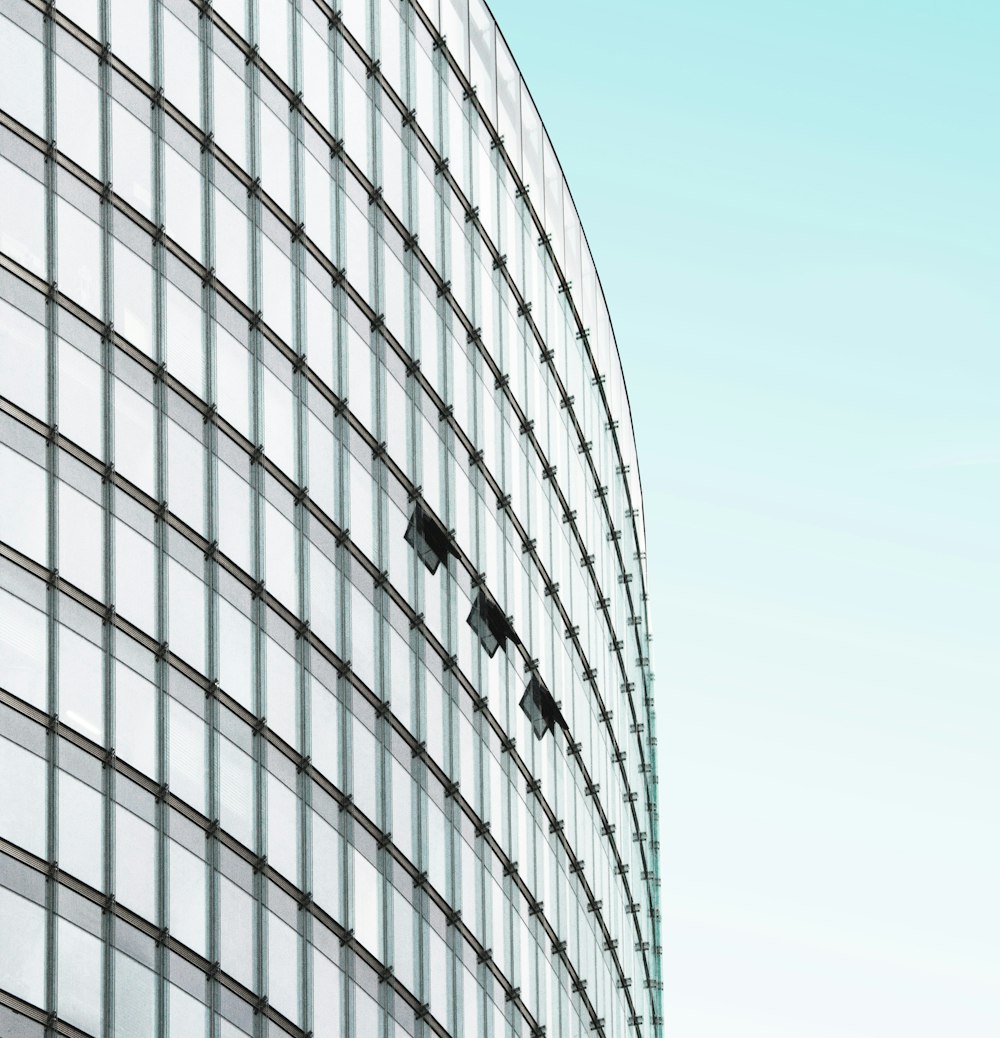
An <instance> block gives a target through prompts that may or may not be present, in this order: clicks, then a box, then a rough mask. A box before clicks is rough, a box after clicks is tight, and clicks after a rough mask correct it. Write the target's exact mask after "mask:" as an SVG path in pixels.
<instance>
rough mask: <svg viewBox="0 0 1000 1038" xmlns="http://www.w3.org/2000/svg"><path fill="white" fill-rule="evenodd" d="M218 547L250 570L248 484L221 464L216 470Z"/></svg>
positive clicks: (249, 502)
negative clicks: (217, 483)
mask: <svg viewBox="0 0 1000 1038" xmlns="http://www.w3.org/2000/svg"><path fill="white" fill-rule="evenodd" d="M218 479H219V485H218V495H219V505H218V517H219V547H220V548H221V549H222V550H223V551H224V552H225V553H226V554H227V555H228V556H229V557H230V558H231V559H232V560H233V561H234V562H235V563H236V564H237V565H238V566H241V567H242V568H243V569H245V570H246V571H247V572H250V571H251V570H252V556H251V547H250V539H251V530H250V519H251V514H252V513H251V511H250V508H251V496H250V484H249V483H247V481H246V480H245V479H242V478H241V477H240V476H239V475H237V474H236V473H235V472H233V470H232V469H231V468H230V467H229V466H228V465H224V464H222V463H221V462H220V463H219V468H218Z"/></svg>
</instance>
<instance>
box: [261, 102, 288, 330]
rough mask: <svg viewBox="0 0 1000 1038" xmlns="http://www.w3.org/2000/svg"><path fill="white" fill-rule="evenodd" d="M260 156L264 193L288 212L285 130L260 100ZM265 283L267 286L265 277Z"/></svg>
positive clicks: (282, 123) (286, 142)
mask: <svg viewBox="0 0 1000 1038" xmlns="http://www.w3.org/2000/svg"><path fill="white" fill-rule="evenodd" d="M260 153H261V183H262V184H263V186H264V190H265V191H266V192H267V193H268V194H269V195H270V196H271V197H272V198H273V199H274V200H275V202H277V203H278V205H279V206H280V207H281V208H282V209H283V210H284V211H285V212H286V213H287V212H289V211H290V210H291V208H292V202H291V155H290V154H289V137H288V127H287V126H286V125H285V123H284V122H283V121H282V120H281V119H279V118H278V116H277V115H275V114H274V112H272V111H271V109H270V108H269V107H268V106H267V105H266V104H265V103H264V102H263V101H261V103H260ZM264 283H265V285H266V284H267V279H266V277H265V282H264ZM279 334H282V333H280V332H279Z"/></svg>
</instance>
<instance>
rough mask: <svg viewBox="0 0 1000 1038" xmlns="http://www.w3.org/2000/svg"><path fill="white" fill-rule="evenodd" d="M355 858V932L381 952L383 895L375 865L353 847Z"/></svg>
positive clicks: (376, 950) (375, 952)
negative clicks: (380, 921)
mask: <svg viewBox="0 0 1000 1038" xmlns="http://www.w3.org/2000/svg"><path fill="white" fill-rule="evenodd" d="M352 856H353V858H354V932H355V935H356V936H357V939H358V940H359V941H360V942H361V944H363V945H364V947H365V948H367V949H368V950H369V951H370V952H372V953H373V954H375V955H379V954H380V952H381V942H380V941H379V917H380V916H381V901H382V899H381V896H380V885H379V875H378V872H377V871H376V869H375V866H374V865H373V864H372V863H371V862H370V861H369V860H368V859H367V858H366V857H365V856H364V855H363V854H361V853H360V852H359V851H357V850H355V849H353V848H352Z"/></svg>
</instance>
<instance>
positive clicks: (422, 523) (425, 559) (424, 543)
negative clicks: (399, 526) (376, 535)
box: [406, 504, 458, 573]
mask: <svg viewBox="0 0 1000 1038" xmlns="http://www.w3.org/2000/svg"><path fill="white" fill-rule="evenodd" d="M406 543H407V544H409V545H410V546H411V547H412V548H413V550H414V551H415V552H416V553H417V555H418V557H419V558H420V561H421V562H422V563H423V564H424V565H425V566H426V567H427V568H428V569H429V570H430V571H431V573H437V568H438V566H440V565H441V563H442V562H446V561H447V559H448V556H449V555H457V554H458V551H457V550H456V548H455V545H454V543H453V542H452V539H451V537H450V536H449V534H448V531H447V530H446V529H445V528H444V527H443V526H442V525H441V524H440V523H439V522H438V521H437V519H435V518H434V516H433V515H431V513H430V512H428V511H427V509H425V508H424V507H423V506H422V505H420V504H416V505H414V506H413V512H412V514H411V515H410V522H409V524H408V525H407V527H406Z"/></svg>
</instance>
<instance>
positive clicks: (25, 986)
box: [0, 887, 45, 1006]
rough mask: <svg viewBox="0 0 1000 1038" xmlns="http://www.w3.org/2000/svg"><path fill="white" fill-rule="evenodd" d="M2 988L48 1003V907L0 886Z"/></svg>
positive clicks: (25, 998) (34, 1000)
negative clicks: (46, 960) (46, 975)
mask: <svg viewBox="0 0 1000 1038" xmlns="http://www.w3.org/2000/svg"><path fill="white" fill-rule="evenodd" d="M0 919H2V920H3V926H0V988H3V989H4V990H5V991H10V992H11V993H12V994H15V995H17V996H19V997H20V998H23V999H24V1000H25V1001H27V1002H33V1003H34V1004H35V1005H36V1006H42V1005H45V909H44V908H43V907H42V906H41V905H36V904H35V903H34V902H33V901H29V900H28V899H27V898H23V897H20V896H19V895H17V894H15V893H14V892H13V891H10V890H7V889H5V888H4V887H0Z"/></svg>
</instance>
